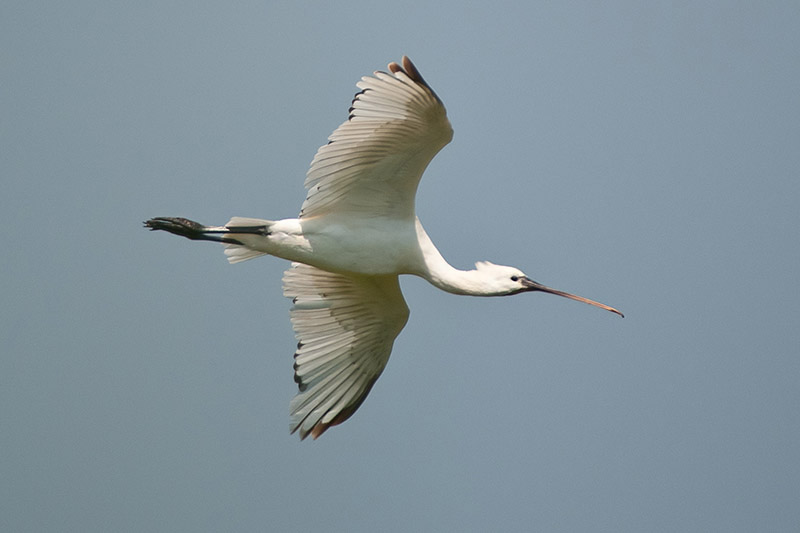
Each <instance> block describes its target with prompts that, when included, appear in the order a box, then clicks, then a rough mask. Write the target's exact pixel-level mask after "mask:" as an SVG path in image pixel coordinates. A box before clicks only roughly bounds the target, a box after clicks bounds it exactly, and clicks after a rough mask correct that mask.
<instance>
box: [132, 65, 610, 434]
mask: <svg viewBox="0 0 800 533" xmlns="http://www.w3.org/2000/svg"><path fill="white" fill-rule="evenodd" d="M357 87H358V88H359V89H361V91H360V92H359V93H357V94H356V95H355V97H354V99H353V101H352V105H351V107H350V110H349V116H348V118H347V120H346V121H345V122H344V123H343V124H342V125H341V126H339V127H338V128H337V129H336V130H335V131H334V132H333V133H332V134H331V136H330V137H329V138H328V143H327V144H325V145H324V146H322V147H321V148H320V149H319V150H318V151H317V154H316V155H315V156H314V159H313V161H312V162H311V167H310V168H309V170H308V173H307V175H306V180H305V187H306V189H307V190H308V192H307V196H306V200H305V202H303V206H302V208H301V209H300V215H299V217H298V218H289V219H284V220H262V219H254V218H242V217H233V218H232V219H231V220H230V221H229V222H228V223H227V224H225V225H224V226H205V225H203V224H199V223H197V222H194V221H191V220H188V219H185V218H178V217H157V218H152V219H150V220H148V221H146V222H145V223H144V224H145V226H146V227H148V228H150V229H151V230H163V231H167V232H169V233H174V234H175V235H180V236H182V237H186V238H189V239H193V240H206V241H215V242H221V243H223V244H224V245H225V254H226V255H227V256H228V261H230V262H231V263H238V262H240V261H245V260H247V259H252V258H254V257H257V256H260V255H264V254H267V255H272V256H275V257H280V258H282V259H286V260H289V261H291V266H290V267H289V269H288V270H287V271H286V273H285V274H284V276H283V292H284V295H285V296H286V297H288V298H291V300H292V307H291V311H290V317H291V322H292V326H293V328H294V331H295V334H296V337H297V340H298V343H297V350H296V351H295V353H294V380H295V382H296V383H297V385H298V388H299V392H298V393H297V395H296V396H295V397H294V398H293V399H292V401H291V402H290V406H289V409H290V424H289V430H290V433H294V432H296V431H299V434H300V439H301V440H302V439H305V438H306V437H307V436H308V435H309V434H310V435H311V436H312V437H313V438H314V439H316V438H317V437H319V436H320V435H322V434H323V433H324V432H325V430H327V429H328V428H329V427H330V426H334V425H337V424H341V423H342V422H344V421H345V420H347V419H348V418H349V417H350V416H351V415H352V414H353V413H354V412H355V411H356V410H357V409H358V408H359V406H360V405H361V403H362V402H363V401H364V399H365V398H366V397H367V395H368V394H369V392H370V390H371V389H372V386H373V385H374V384H375V381H376V380H377V379H378V377H379V376H380V375H381V372H383V369H384V367H385V366H386V363H387V361H388V359H389V354H390V353H391V351H392V345H393V344H394V340H395V338H396V337H397V335H398V334H399V333H400V331H401V330H402V329H403V327H404V326H405V325H406V321H407V320H408V314H409V312H408V306H407V305H406V302H405V300H404V299H403V295H402V293H401V292H400V283H399V280H398V276H399V275H400V274H411V275H415V276H420V277H422V278H424V279H426V280H428V281H429V282H430V283H431V284H433V285H434V286H435V287H438V288H439V289H442V290H444V291H447V292H450V293H453V294H464V295H470V296H509V295H512V294H519V293H522V292H532V291H538V292H546V293H550V294H556V295H558V296H563V297H565V298H570V299H572V300H577V301H579V302H584V303H587V304H590V305H593V306H596V307H599V308H601V309H605V310H607V311H611V312H613V313H616V314H618V315H620V316H623V315H622V313H620V312H619V311H617V310H616V309H614V308H613V307H609V306H607V305H604V304H601V303H599V302H595V301H593V300H589V299H587V298H583V297H581V296H576V295H574V294H570V293H567V292H563V291H559V290H556V289H552V288H550V287H547V286H545V285H542V284H541V283H538V282H536V281H533V280H532V279H530V278H529V277H527V276H526V275H525V274H524V273H523V272H522V271H521V270H519V269H517V268H514V267H510V266H501V265H496V264H493V263H490V262H488V261H480V262H478V263H476V264H475V269H474V270H458V269H456V268H454V267H452V266H450V264H449V263H447V261H445V260H444V258H443V257H442V255H441V254H440V253H439V251H438V250H437V249H436V247H435V246H434V244H433V242H432V241H431V239H430V238H429V237H428V234H427V233H425V230H424V229H423V227H422V224H421V223H420V221H419V219H418V218H417V216H416V214H415V212H414V197H415V194H416V191H417V185H418V184H419V180H420V178H421V177H422V173H423V171H424V170H425V168H426V167H427V166H428V163H430V161H431V159H433V157H434V156H435V155H436V153H437V152H439V150H441V149H442V147H444V146H445V145H446V144H447V143H448V142H450V139H451V138H452V136H453V129H452V127H451V126H450V122H449V121H448V119H447V114H446V112H445V108H444V105H443V104H442V101H441V100H440V99H439V97H438V96H437V95H436V93H435V92H434V91H433V89H431V87H430V86H429V85H428V84H427V83H426V82H425V80H424V79H423V78H422V76H421V75H420V73H419V71H418V70H417V68H416V67H415V66H414V64H413V63H412V62H411V60H409V59H408V58H407V57H405V56H404V57H403V58H402V61H401V64H398V63H394V62H392V63H390V64H389V72H382V71H377V72H375V73H374V74H373V75H372V76H365V77H363V78H361V81H359V82H358V83H357Z"/></svg>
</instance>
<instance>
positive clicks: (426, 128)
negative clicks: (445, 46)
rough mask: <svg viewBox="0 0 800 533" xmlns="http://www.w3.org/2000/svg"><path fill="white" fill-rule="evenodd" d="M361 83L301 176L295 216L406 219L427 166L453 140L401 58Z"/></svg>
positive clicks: (437, 105) (437, 103) (443, 116)
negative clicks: (342, 117) (302, 195)
mask: <svg viewBox="0 0 800 533" xmlns="http://www.w3.org/2000/svg"><path fill="white" fill-rule="evenodd" d="M389 71H390V72H389V73H387V72H380V71H378V72H375V73H374V74H373V76H365V77H363V78H361V81H359V82H358V83H357V84H356V86H357V87H358V88H359V89H361V92H359V93H357V94H356V95H355V97H354V98H353V103H352V105H351V107H350V116H349V117H348V120H347V121H346V122H345V123H344V124H342V125H341V126H339V127H338V128H337V129H336V130H335V131H334V132H333V133H332V134H331V136H330V137H328V140H329V142H328V144H326V145H324V146H322V147H320V149H319V150H318V151H317V154H316V156H315V157H314V160H313V161H312V162H311V167H310V168H309V170H308V173H307V174H306V182H305V186H306V188H307V189H308V194H307V196H306V200H305V202H304V203H303V207H302V209H301V211H300V217H301V218H304V217H315V216H336V215H346V216H349V217H351V218H353V217H358V216H362V217H367V218H374V217H388V218H409V217H413V216H414V196H415V194H416V190H417V185H418V184H419V180H420V178H421V176H422V173H423V171H424V170H425V168H426V167H427V166H428V163H429V162H430V161H431V159H433V157H434V156H435V155H436V154H437V153H438V152H439V150H441V149H442V147H444V146H445V145H446V144H447V143H448V142H450V139H451V138H452V137H453V129H452V127H451V126H450V122H449V121H448V120H447V113H446V111H445V109H444V105H443V104H442V102H441V100H439V97H438V96H436V93H434V92H433V89H431V88H430V86H429V85H428V84H427V83H426V82H425V80H424V79H423V78H422V76H420V74H419V71H417V69H416V67H415V66H414V65H413V63H411V61H410V60H409V59H408V58H407V57H403V60H402V66H400V65H398V64H397V63H391V64H389Z"/></svg>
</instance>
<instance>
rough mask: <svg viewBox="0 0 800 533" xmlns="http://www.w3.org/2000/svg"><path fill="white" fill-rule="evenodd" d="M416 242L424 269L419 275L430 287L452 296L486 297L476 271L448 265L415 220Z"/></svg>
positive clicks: (484, 289) (479, 276) (483, 286)
mask: <svg viewBox="0 0 800 533" xmlns="http://www.w3.org/2000/svg"><path fill="white" fill-rule="evenodd" d="M417 242H418V243H419V248H420V251H421V252H422V260H423V263H424V269H423V270H422V271H421V272H420V273H419V274H420V275H421V276H422V277H423V278H425V279H426V280H428V281H429V282H430V283H431V284H432V285H434V286H435V287H438V288H439V289H442V290H443V291H446V292H449V293H452V294H463V295H467V296H487V295H488V293H487V292H486V286H485V284H484V283H483V282H482V277H481V275H480V273H479V272H478V271H477V270H459V269H457V268H455V267H453V266H452V265H450V263H448V262H447V261H446V260H445V259H444V257H442V254H440V253H439V250H437V249H436V246H434V244H433V241H431V239H430V237H428V234H427V233H426V232H425V230H424V229H423V227H422V224H420V222H419V220H417Z"/></svg>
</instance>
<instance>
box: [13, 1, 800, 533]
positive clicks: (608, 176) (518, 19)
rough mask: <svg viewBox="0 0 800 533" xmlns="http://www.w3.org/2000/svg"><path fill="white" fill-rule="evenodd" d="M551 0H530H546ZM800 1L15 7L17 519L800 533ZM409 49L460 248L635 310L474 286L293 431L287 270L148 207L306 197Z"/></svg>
mask: <svg viewBox="0 0 800 533" xmlns="http://www.w3.org/2000/svg"><path fill="white" fill-rule="evenodd" d="M523 4H524V7H523ZM799 27H800V3H798V2H796V1H787V2H769V1H766V2H734V1H726V2H722V1H720V2H676V3H656V2H603V3H595V2H525V3H523V2H513V3H504V2H491V3H489V2H485V3H476V2H472V3H468V2H455V1H439V2H430V1H427V0H426V1H424V2H410V3H404V2H392V3H388V2H375V1H371V2H355V1H344V2H325V3H323V2H288V1H286V2H255V1H251V2H234V3H228V2H224V3H223V2H220V3H206V2H185V1H184V2H149V1H143V2H100V1H98V2H30V1H24V2H16V1H8V0H6V1H4V2H3V3H2V6H0V69H2V70H1V71H0V103H1V104H2V114H1V115H0V172H2V194H0V215H1V216H2V220H3V228H4V231H2V233H1V234H0V239H2V250H3V251H2V254H1V255H0V271H1V272H2V281H0V283H1V284H2V286H0V295H1V296H0V298H1V299H2V306H0V335H1V336H2V337H1V338H0V341H1V342H2V356H1V357H0V447H1V449H2V451H1V452H0V529H2V530H4V531H193V532H196V531H288V530H292V529H297V530H332V531H448V530H449V531H490V530H493V531H499V530H506V531H725V532H729V531H755V530H760V531H797V530H798V529H800V504H798V502H800V428H799V426H798V424H799V423H800V392H798V391H799V389H798V383H800V357H799V355H800V349H799V347H800V334H798V329H799V328H800V303H799V302H800V298H798V296H800V291H798V281H797V276H798V265H799V264H800V239H799V238H798V237H800V209H798V205H797V204H798V200H800V185H798V167H799V166H800V165H799V164H800V120H799V117H800V75H799V71H800V38H798V34H800V32H798V28H799ZM402 54H408V55H409V56H410V57H411V58H412V59H413V60H414V61H415V62H416V64H417V66H418V67H419V69H420V70H421V72H422V74H423V75H424V76H425V77H426V79H427V81H428V82H429V83H430V84H431V85H432V86H433V87H434V89H435V90H436V91H437V92H438V94H439V95H440V96H441V98H442V99H443V100H444V102H445V104H446V106H447V109H448V113H449V116H450V119H451V122H452V123H453V126H454V128H455V138H454V141H453V142H452V144H451V145H449V146H447V147H446V148H445V149H444V150H443V151H442V153H441V154H440V155H439V156H438V157H437V158H436V160H435V161H434V162H433V163H432V164H431V166H430V167H429V169H428V171H427V173H426V176H425V178H424V179H423V181H422V184H421V186H420V190H419V197H418V205H417V208H418V213H419V216H420V218H421V219H422V221H423V223H424V224H425V225H426V228H427V230H428V232H429V233H430V234H431V236H432V238H433V239H434V241H435V242H436V243H437V244H438V246H439V248H440V250H441V251H442V253H443V254H444V256H445V257H446V258H447V259H448V260H449V261H450V262H451V263H452V264H453V265H455V266H457V267H460V268H469V267H471V265H472V263H473V262H474V261H476V260H491V261H493V262H497V263H502V264H510V265H514V266H518V267H520V268H521V269H523V270H524V271H525V272H526V273H527V274H528V275H530V276H531V277H532V278H533V279H536V280H538V281H540V282H542V283H545V284H548V285H551V286H553V287H556V288H560V289H563V290H567V291H571V292H575V293H577V294H580V295H583V296H586V297H589V298H593V299H597V300H600V301H602V302H604V303H607V304H609V305H613V306H615V307H618V308H619V309H621V310H622V311H624V312H625V314H626V318H625V319H624V320H622V319H619V318H618V317H616V316H615V315H613V314H610V313H607V312H603V311H601V310H598V309H594V308H592V307H589V306H586V305H582V304H578V303H576V302H571V301H568V300H565V299H560V298H556V297H552V296H548V295H531V294H527V295H521V296H517V297H512V298H490V299H479V298H466V297H456V296H451V295H448V294H445V293H442V292H440V291H437V290H436V289H434V288H433V287H431V286H429V285H428V284H427V283H425V282H424V281H422V280H419V279H403V282H402V284H403V288H404V291H405V295H406V298H407V300H408V303H409V306H410V308H411V318H410V321H409V323H408V326H407V327H406V329H405V331H404V332H403V333H402V334H401V336H400V337H399V339H398V341H397V342H396V344H395V349H394V353H393V356H392V359H391V361H390V363H389V365H388V367H387V369H386V371H385V372H384V374H383V376H382V377H381V379H380V380H379V381H378V383H377V384H376V386H375V388H374V390H373V391H372V393H371V395H370V397H369V398H368V400H367V401H366V402H365V403H364V405H363V406H362V407H361V409H360V410H359V411H358V413H356V415H355V416H354V417H353V418H352V419H351V420H349V421H348V422H346V423H345V424H344V425H342V426H339V427H337V428H334V429H332V430H330V431H329V432H328V433H326V434H325V435H324V436H323V437H322V438H320V439H319V440H318V441H311V440H310V439H309V440H308V441H305V442H299V440H298V439H297V436H290V435H289V434H288V431H287V428H288V403H289V400H290V398H291V397H292V396H293V394H294V392H295V387H294V383H293V381H292V367H291V364H292V360H291V354H292V352H293V348H294V343H295V341H294V338H293V334H292V331H291V328H290V325H289V320H288V312H287V310H288V307H289V302H288V301H286V300H285V299H284V298H283V297H282V295H281V286H280V279H281V274H282V271H283V270H284V269H285V267H286V264H285V263H284V262H282V261H280V260H277V259H274V258H261V259H258V260H255V261H251V262H249V263H246V264H242V265H235V266H230V265H228V264H227V262H226V261H225V258H224V256H223V254H222V251H221V249H220V247H219V246H217V245H212V244H208V243H194V242H189V241H186V240H183V239H178V238H175V237H173V236H170V235H166V234H162V233H158V234H156V233H149V232H147V231H145V230H144V229H143V228H142V227H141V221H142V220H145V219H146V218H149V217H153V216H186V217H189V218H192V219H195V220H199V221H201V222H204V223H207V224H221V223H224V222H225V221H227V220H228V218H229V217H230V216H232V215H240V216H253V217H261V218H283V217H292V216H295V215H296V214H297V212H298V210H299V207H300V204H301V202H302V200H303V198H304V191H303V188H302V182H303V177H304V174H305V170H306V169H307V167H308V164H309V162H310V161H311V158H312V156H313V154H314V152H315V150H316V149H317V147H318V146H319V145H321V144H323V143H324V142H325V141H326V137H327V135H328V134H329V133H330V132H331V131H333V129H334V128H335V127H336V126H337V125H338V124H340V123H341V122H342V121H343V120H344V119H345V118H346V115H347V107H348V104H349V102H350V99H351V98H352V95H353V94H354V93H355V91H356V88H355V82H356V81H357V80H358V79H359V78H360V76H362V75H366V74H369V73H371V72H372V71H373V70H375V69H385V68H386V64H387V63H388V62H389V61H393V60H398V59H399V58H400V57H401V55H402Z"/></svg>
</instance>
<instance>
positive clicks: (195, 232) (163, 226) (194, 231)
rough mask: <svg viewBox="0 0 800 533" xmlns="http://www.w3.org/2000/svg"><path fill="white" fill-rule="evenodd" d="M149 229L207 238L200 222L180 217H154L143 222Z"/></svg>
mask: <svg viewBox="0 0 800 533" xmlns="http://www.w3.org/2000/svg"><path fill="white" fill-rule="evenodd" d="M144 225H145V227H147V228H150V231H156V230H163V231H168V232H169V233H174V234H175V235H180V236H181V237H186V238H187V239H192V240H209V236H208V235H207V234H206V233H205V230H206V227H205V226H203V225H202V224H200V223H198V222H195V221H193V220H189V219H186V218H180V217H156V218H151V219H150V220H148V221H147V222H145V223H144Z"/></svg>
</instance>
